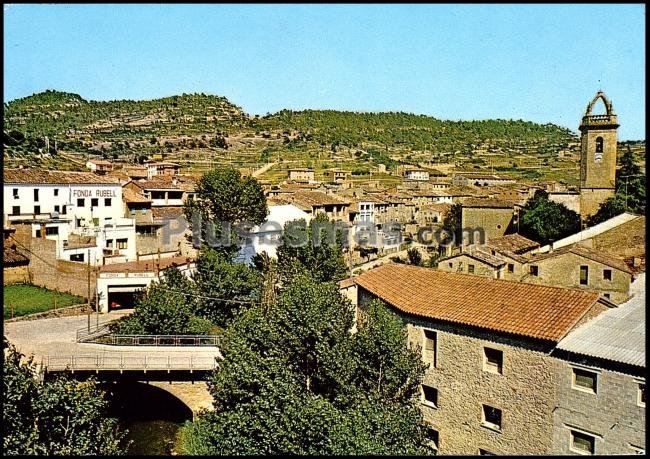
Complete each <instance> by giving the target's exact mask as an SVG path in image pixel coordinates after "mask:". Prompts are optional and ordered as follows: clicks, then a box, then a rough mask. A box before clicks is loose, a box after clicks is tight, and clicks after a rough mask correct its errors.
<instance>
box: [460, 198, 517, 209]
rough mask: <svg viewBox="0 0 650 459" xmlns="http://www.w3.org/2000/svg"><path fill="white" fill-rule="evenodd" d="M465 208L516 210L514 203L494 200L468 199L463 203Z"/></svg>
mask: <svg viewBox="0 0 650 459" xmlns="http://www.w3.org/2000/svg"><path fill="white" fill-rule="evenodd" d="M463 207H489V208H493V209H511V208H514V203H513V202H512V201H507V200H504V199H493V198H468V199H466V200H465V202H463Z"/></svg>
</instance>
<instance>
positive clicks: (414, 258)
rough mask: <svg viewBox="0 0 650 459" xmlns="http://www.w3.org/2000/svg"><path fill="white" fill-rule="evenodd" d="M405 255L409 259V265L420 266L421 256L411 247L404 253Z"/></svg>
mask: <svg viewBox="0 0 650 459" xmlns="http://www.w3.org/2000/svg"><path fill="white" fill-rule="evenodd" d="M406 255H408V257H409V263H410V264H412V265H415V266H420V265H421V264H422V254H421V253H420V251H419V250H418V249H416V248H415V247H411V248H410V249H408V250H407V251H406Z"/></svg>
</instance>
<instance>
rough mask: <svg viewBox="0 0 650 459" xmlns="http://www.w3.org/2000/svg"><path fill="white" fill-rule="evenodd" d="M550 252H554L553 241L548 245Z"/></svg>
mask: <svg viewBox="0 0 650 459" xmlns="http://www.w3.org/2000/svg"><path fill="white" fill-rule="evenodd" d="M548 253H553V241H551V242H550V244H549V245H548Z"/></svg>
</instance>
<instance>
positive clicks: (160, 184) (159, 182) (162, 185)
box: [138, 178, 182, 190]
mask: <svg viewBox="0 0 650 459" xmlns="http://www.w3.org/2000/svg"><path fill="white" fill-rule="evenodd" d="M138 186H140V187H141V188H142V189H145V190H181V189H182V188H181V184H180V183H179V182H176V183H174V182H172V181H171V180H164V179H157V178H154V179H151V180H145V181H142V182H139V183H138Z"/></svg>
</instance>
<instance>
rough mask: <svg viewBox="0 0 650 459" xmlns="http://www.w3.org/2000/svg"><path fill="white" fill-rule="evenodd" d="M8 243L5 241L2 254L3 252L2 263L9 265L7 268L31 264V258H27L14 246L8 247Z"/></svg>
mask: <svg viewBox="0 0 650 459" xmlns="http://www.w3.org/2000/svg"><path fill="white" fill-rule="evenodd" d="M6 244H7V241H5V245H4V246H3V247H2V252H3V257H2V262H3V263H4V264H5V265H7V266H20V265H26V264H28V263H29V258H27V257H26V256H25V255H23V254H22V253H21V252H19V251H18V250H17V249H16V247H15V245H14V246H11V247H9V246H7V245H6Z"/></svg>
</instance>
